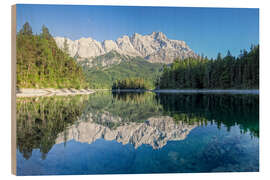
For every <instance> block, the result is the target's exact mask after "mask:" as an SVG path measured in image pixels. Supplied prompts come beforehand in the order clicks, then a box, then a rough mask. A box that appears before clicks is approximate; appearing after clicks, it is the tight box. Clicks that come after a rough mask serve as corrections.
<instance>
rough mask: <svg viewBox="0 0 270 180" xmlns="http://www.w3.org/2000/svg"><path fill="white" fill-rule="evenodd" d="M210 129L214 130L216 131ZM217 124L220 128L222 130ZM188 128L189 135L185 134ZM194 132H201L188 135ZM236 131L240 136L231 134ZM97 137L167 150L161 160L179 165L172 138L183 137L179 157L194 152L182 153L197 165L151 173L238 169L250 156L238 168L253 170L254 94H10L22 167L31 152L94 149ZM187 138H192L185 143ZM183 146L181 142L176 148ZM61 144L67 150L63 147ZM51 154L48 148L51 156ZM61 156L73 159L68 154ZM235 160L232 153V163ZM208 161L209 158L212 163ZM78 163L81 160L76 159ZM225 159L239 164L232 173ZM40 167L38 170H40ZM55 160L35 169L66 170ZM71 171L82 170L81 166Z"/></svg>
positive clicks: (255, 145)
mask: <svg viewBox="0 0 270 180" xmlns="http://www.w3.org/2000/svg"><path fill="white" fill-rule="evenodd" d="M198 128H199V129H198ZM195 129H198V131H195ZM217 129H218V131H220V133H217ZM224 129H225V131H227V133H225V132H224ZM192 132H194V133H193V134H192ZM198 132H200V133H202V134H203V135H200V136H198V137H197V136H195V135H196V133H198ZM238 132H239V133H240V134H243V135H245V136H243V137H242V136H240V135H238ZM218 134H219V135H218ZM247 136H249V137H250V140H248V139H247ZM189 137H190V138H189ZM210 137H211V138H210ZM243 138H244V139H243ZM101 139H103V140H105V141H102V142H104V143H105V142H109V141H110V142H114V141H115V142H117V143H121V144H122V145H123V148H124V147H127V145H128V146H129V145H131V146H133V148H134V149H135V150H137V149H138V148H140V147H142V148H143V149H145V148H146V147H145V145H146V146H150V147H151V148H152V150H153V152H152V155H155V154H156V153H157V152H155V150H160V149H163V151H167V150H168V151H169V152H167V153H165V152H164V153H165V154H164V155H163V156H162V158H165V159H166V158H167V160H166V161H168V163H169V164H173V163H174V162H175V163H176V162H177V163H178V164H179V163H180V162H182V161H183V162H182V163H184V160H183V159H179V157H178V156H180V155H179V153H180V152H177V151H180V149H179V148H180V145H181V144H179V143H180V142H181V141H185V140H186V139H188V141H185V143H184V144H185V147H186V148H187V149H185V148H184V149H183V147H181V153H182V155H183V156H184V155H185V154H186V153H187V151H189V152H193V153H195V154H196V155H192V153H191V154H190V157H189V155H188V154H187V155H185V157H186V158H187V157H189V158H191V159H192V162H193V161H194V162H193V163H199V161H200V163H201V164H200V165H194V166H192V168H191V167H189V166H188V165H187V164H186V163H184V164H185V166H184V165H183V164H182V165H181V167H180V166H178V165H175V167H173V168H172V167H170V168H169V167H168V169H166V168H165V169H164V167H163V168H162V167H160V169H157V172H163V171H162V169H164V172H207V171H210V169H211V171H216V172H217V171H238V170H237V168H238V169H239V167H240V165H239V163H242V162H244V161H246V159H245V158H250V159H251V161H252V163H251V164H252V166H250V165H249V167H245V168H246V169H244V170H243V169H241V168H240V170H239V171H257V170H258V141H257V140H258V139H259V96H258V95H247V94H245V95H241V94H239V95H236V94H234V95H232V94H230V95H228V94H227V95H226V94H173V93H168V94H166V93H160V94H155V93H150V92H145V93H134V92H133V93H112V92H98V93H94V94H91V95H89V96H67V97H39V98H18V99H17V156H18V157H21V155H22V157H23V159H24V160H23V159H20V158H19V159H20V161H22V162H23V163H26V164H27V161H28V160H29V163H30V162H31V163H33V161H36V160H37V159H36V158H37V157H36V156H34V155H33V152H34V153H35V152H36V150H39V151H40V155H41V158H42V160H43V161H44V163H45V164H46V163H47V162H46V159H47V156H48V154H50V151H51V150H52V149H55V148H56V149H57V147H58V148H59V145H61V144H64V145H65V144H67V145H68V144H69V143H70V144H73V143H72V142H74V141H75V142H78V143H83V144H89V145H90V144H91V147H92V146H93V147H95V146H96V145H95V144H96V142H97V143H100V140H101ZM252 139H253V140H252ZM170 142H175V143H178V142H179V143H178V144H179V148H178V150H177V149H174V150H173V151H172V150H170V148H176V146H175V147H172V144H170V145H168V143H170ZM187 142H193V143H191V144H186V143H187ZM184 144H183V143H182V145H181V146H184ZM240 144H241V146H240ZM105 145H106V143H105V144H104V148H105V147H106V151H107V153H109V152H110V151H111V150H110V147H107V146H105ZM177 146H178V145H177ZM68 147H69V146H67V150H68V151H70V149H69V148H68ZM80 147H82V146H80V145H78V144H77V145H76V146H73V150H76V148H77V149H80ZM243 148H244V149H243ZM245 148H246V149H245ZM54 151H55V150H54ZM54 151H53V152H51V155H53V153H54ZM163 151H162V152H163ZM253 151H254V152H255V153H254V152H253ZM138 152H139V151H138ZM147 152H148V151H147ZM149 152H150V151H149ZM223 152H224V153H225V154H226V157H225V156H224V154H223ZM251 152H253V153H251ZM82 153H83V152H82ZM153 153H154V154H153ZM217 153H218V154H217ZM220 153H221V154H220ZM233 153H235V154H233ZM239 153H240V154H239ZM241 153H242V154H241ZM243 153H244V154H243ZM251 154H252V155H251ZM32 155H33V156H34V157H32ZM156 155H157V154H156ZM191 155H192V156H191ZM239 156H241V157H242V158H243V160H242V159H241V158H239ZM251 156H252V158H251ZM253 156H254V157H253ZM31 157H32V158H31ZM65 158H67V157H65ZM68 158H72V157H71V156H68ZM148 158H151V157H150V156H149V157H148ZM224 158H225V159H224ZM235 158H239V160H236V159H235ZM214 159H216V160H215V161H214ZM70 160H71V159H70ZM66 161H68V159H66ZM100 161H101V160H100ZM169 161H171V162H169ZM217 161H222V162H223V163H225V164H224V166H223V165H222V166H221V165H220V164H217V163H216V162H217ZM238 161H239V162H238ZM240 161H241V162H240ZM148 162H152V160H151V159H149V161H148ZM78 163H82V164H83V163H85V162H84V161H82V160H80V162H78ZM89 163H90V162H89ZM153 163H154V162H153ZM228 163H229V164H231V163H233V164H234V163H236V164H237V163H238V165H237V168H236V166H233V167H234V168H236V169H235V170H234V169H231V168H232V167H227V165H228ZM45 164H44V167H47V166H45ZM180 164H181V163H180ZM254 164H255V165H254ZM47 165H48V164H47ZM62 165H63V168H62V169H61V166H62ZM62 165H58V166H60V167H59V168H60V169H59V172H58V173H57V171H56V170H55V172H52V173H49V172H47V171H46V173H42V172H40V171H38V170H37V172H36V173H37V174H69V173H68V171H66V170H65V169H64V164H62ZM134 165H136V164H134ZM165 165H166V163H165V164H164V166H165ZM167 165H168V164H167ZM18 166H19V169H29V168H28V166H27V167H26V165H24V166H23V165H22V163H21V164H20V163H18ZM29 166H30V165H29ZM50 166H52V164H50ZM152 166H153V167H154V166H156V165H155V164H150V165H149V164H148V165H146V164H145V167H141V170H140V169H136V170H132V169H130V170H129V171H122V170H121V171H112V169H110V170H108V171H105V169H103V170H102V169H101V170H100V171H94V170H91V171H90V169H89V171H86V172H85V173H86V174H89V173H90V174H91V173H106V172H108V173H109V172H111V173H112V172H113V173H117V172H118V173H128V172H129V173H132V172H144V171H142V169H145V170H146V169H147V168H146V167H148V168H150V169H149V170H147V171H146V172H154V170H153V169H152V170H151V168H153V167H152ZM160 166H161V165H160ZM30 167H32V165H31V166H30ZM134 167H135V166H134ZM136 167H139V166H137V165H136ZM195 167H196V168H198V169H196V168H195ZM217 167H218V168H217ZM103 168H105V167H103ZM107 168H108V167H107ZM190 168H191V169H190ZM194 168H195V169H194ZM30 169H31V168H30ZM45 169H46V168H45ZM19 172H21V174H31V173H32V171H31V173H26V171H25V170H24V171H23V170H21V171H19ZM77 172H78V173H82V171H81V169H79V170H78V171H77ZM71 174H74V173H71ZM75 174H76V173H75Z"/></svg>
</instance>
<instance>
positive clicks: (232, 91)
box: [152, 89, 260, 95]
mask: <svg viewBox="0 0 270 180" xmlns="http://www.w3.org/2000/svg"><path fill="white" fill-rule="evenodd" d="M152 91H153V92H156V93H214V94H258V95H259V93H260V92H259V89H186V90H184V89H183V90H181V89H159V90H152Z"/></svg>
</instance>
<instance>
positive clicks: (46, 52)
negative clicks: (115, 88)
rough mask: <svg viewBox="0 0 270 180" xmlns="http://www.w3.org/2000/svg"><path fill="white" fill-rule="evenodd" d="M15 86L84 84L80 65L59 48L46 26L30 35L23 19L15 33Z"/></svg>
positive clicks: (29, 29) (48, 86)
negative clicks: (21, 25)
mask: <svg viewBox="0 0 270 180" xmlns="http://www.w3.org/2000/svg"><path fill="white" fill-rule="evenodd" d="M16 51H17V52H16V53H17V54H16V58H17V87H18V88H77V89H79V88H85V87H87V83H86V81H85V78H84V74H83V70H82V68H81V67H80V66H79V65H77V63H76V61H75V60H74V59H73V58H71V57H69V55H68V54H67V53H65V52H63V51H62V50H60V49H59V48H58V47H57V45H56V43H55V41H54V39H53V37H52V36H51V35H50V33H49V30H48V28H46V27H45V26H43V27H42V33H41V34H39V35H33V33H32V28H31V27H30V25H29V24H28V23H25V24H24V26H23V28H22V29H21V30H20V31H19V32H18V33H17V37H16Z"/></svg>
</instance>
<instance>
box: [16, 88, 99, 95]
mask: <svg viewBox="0 0 270 180" xmlns="http://www.w3.org/2000/svg"><path fill="white" fill-rule="evenodd" d="M94 92H95V91H94V90H92V89H67V88H65V89H54V88H44V89H30V88H29V89H28V88H27V89H17V90H16V97H37V96H54V95H55V96H67V95H79V94H91V93H94Z"/></svg>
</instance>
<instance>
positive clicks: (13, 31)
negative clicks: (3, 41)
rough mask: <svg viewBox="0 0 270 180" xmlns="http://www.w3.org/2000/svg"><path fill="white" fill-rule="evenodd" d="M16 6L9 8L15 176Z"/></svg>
mask: <svg viewBox="0 0 270 180" xmlns="http://www.w3.org/2000/svg"><path fill="white" fill-rule="evenodd" d="M16 167H17V165H16V5H12V6H11V173H12V174H14V175H16V169H17V168H16Z"/></svg>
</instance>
